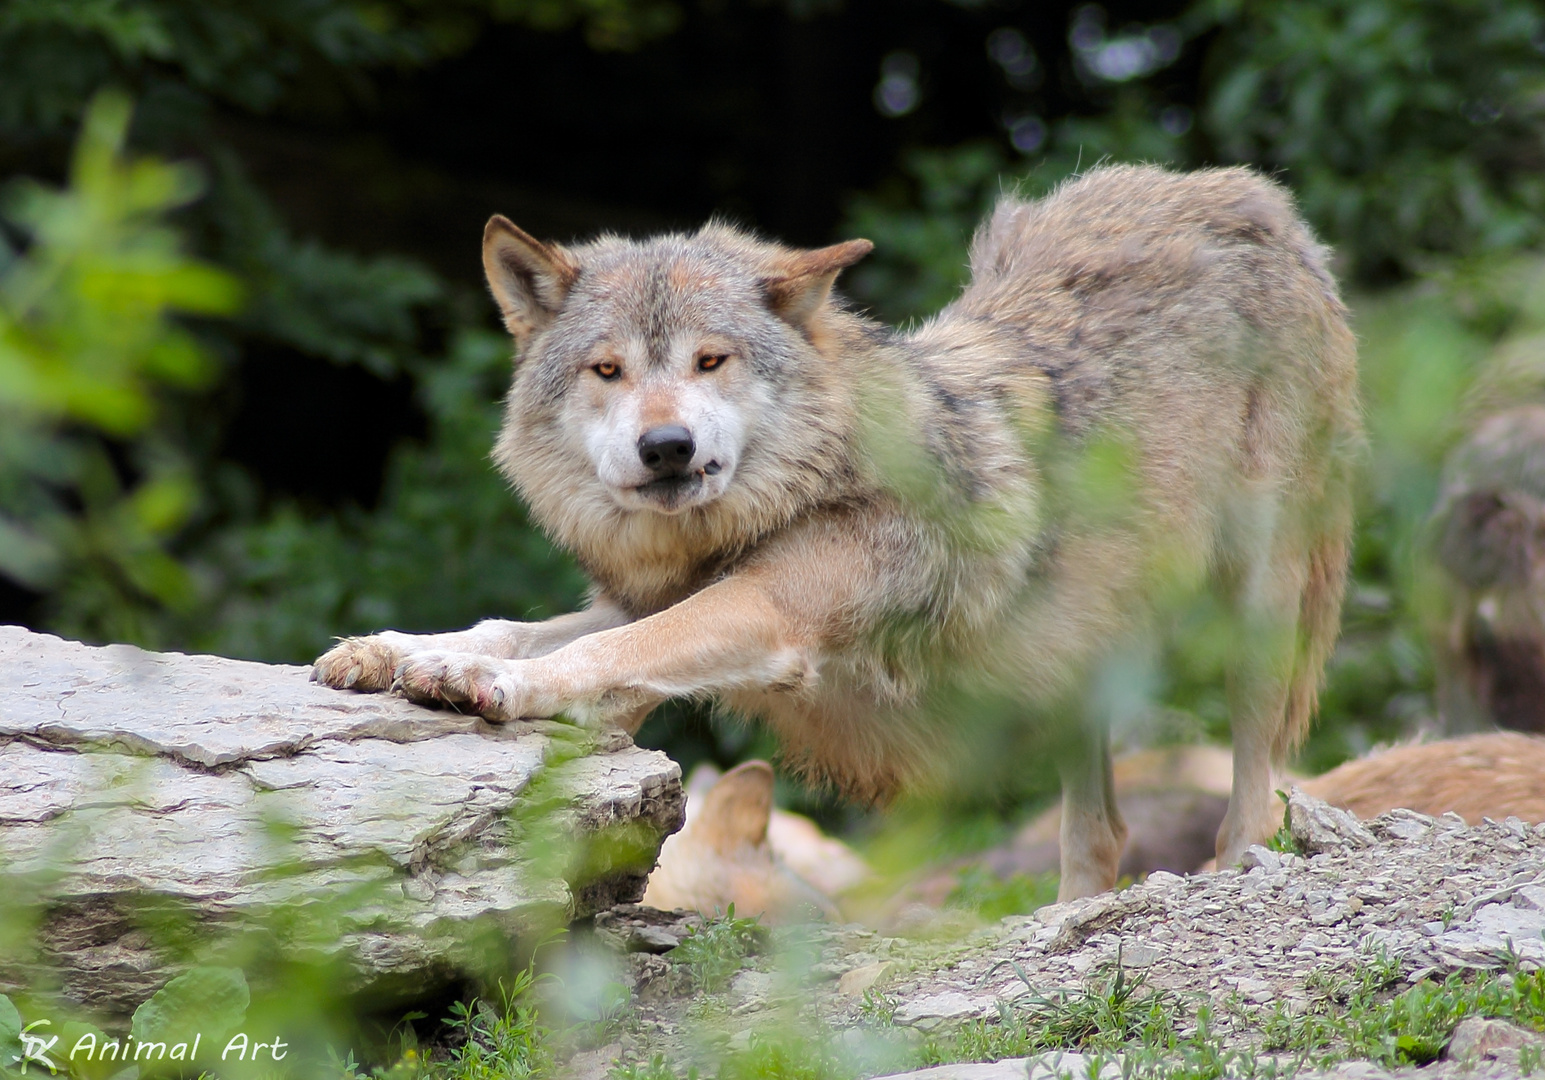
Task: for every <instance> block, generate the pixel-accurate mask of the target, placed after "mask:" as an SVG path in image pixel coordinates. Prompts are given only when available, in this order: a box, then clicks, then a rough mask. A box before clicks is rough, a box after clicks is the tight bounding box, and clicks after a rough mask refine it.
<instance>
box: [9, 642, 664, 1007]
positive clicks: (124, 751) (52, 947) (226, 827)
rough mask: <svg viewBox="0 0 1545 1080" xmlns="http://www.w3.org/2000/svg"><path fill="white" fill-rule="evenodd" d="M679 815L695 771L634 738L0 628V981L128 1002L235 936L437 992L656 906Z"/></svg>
mask: <svg viewBox="0 0 1545 1080" xmlns="http://www.w3.org/2000/svg"><path fill="white" fill-rule="evenodd" d="M682 812H683V796H682V789H681V774H680V770H679V769H678V768H677V766H676V765H675V764H674V763H673V762H671V761H670V760H669V759H668V758H666V757H665V756H664V755H663V754H660V753H658V752H655V751H649V750H642V749H639V748H638V747H636V746H634V745H633V744H632V742H631V741H630V740H629V739H628V738H627V737H626V736H625V735H623V734H622V733H621V732H617V731H611V732H602V733H589V732H584V731H581V730H579V729H576V728H574V727H571V726H569V725H566V724H561V723H555V722H532V723H518V724H506V725H502V726H496V725H490V724H487V723H485V722H484V721H482V720H481V719H478V718H477V717H470V716H462V715H460V714H457V713H454V712H437V711H433V710H428V709H424V708H420V707H419V706H416V705H413V704H410V703H409V702H407V701H404V700H402V699H400V698H395V697H392V696H389V695H383V694H354V693H346V692H340V691H337V690H330V689H327V688H324V687H321V686H317V685H315V684H313V683H311V682H309V681H308V669H306V668H303V667H280V666H274V665H267V664H256V663H249V662H245V661H237V660H226V659H222V658H219V657H212V656H183V655H178V654H157V653H147V652H143V651H141V650H139V649H135V648H132V647H129V646H122V645H112V646H107V647H104V648H93V647H88V646H85V645H80V644H77V643H74V642H69V641H63V640H60V639H59V638H55V637H50V636H47V635H42V634H34V633H31V632H29V631H27V630H24V629H22V628H19V627H0V923H3V922H11V923H12V925H22V924H23V923H22V922H21V920H24V919H26V920H34V919H35V920H37V930H36V932H35V934H34V935H32V936H33V937H34V938H35V940H34V941H32V942H31V943H30V950H27V949H24V950H23V951H22V952H20V953H16V952H0V992H4V991H6V990H15V989H20V988H23V987H27V986H29V985H31V986H32V987H33V988H34V989H37V988H38V980H43V981H47V980H49V979H50V978H62V984H59V985H55V986H53V989H55V990H57V991H58V992H62V993H63V994H65V995H66V996H68V997H70V998H73V999H76V1000H78V1001H81V1002H83V1003H84V1004H87V1005H90V1006H92V1007H94V1008H99V1009H102V1010H104V1011H107V1012H120V1013H121V1012H124V1011H127V1010H129V1009H132V1008H133V1007H134V1006H136V1005H137V1004H139V1002H141V1001H143V1000H145V999H146V998H148V997H149V996H150V994H151V993H153V992H154V991H155V990H156V989H157V988H159V986H161V985H162V984H164V983H165V982H166V981H167V980H168V979H170V978H171V977H172V976H173V975H175V974H176V973H177V971H178V970H179V967H180V965H183V964H186V963H187V962H189V958H188V956H187V954H185V953H183V954H179V952H178V949H177V948H176V947H174V946H176V945H186V944H187V943H188V942H189V941H197V942H201V943H203V944H204V945H206V946H207V947H211V948H212V947H216V946H217V945H218V943H220V942H222V941H226V940H242V941H246V942H248V943H249V944H250V942H252V941H253V940H257V941H259V942H263V941H268V942H270V944H271V945H274V946H277V943H278V942H279V941H281V940H283V941H285V942H289V943H291V944H293V943H295V942H296V941H297V940H303V941H305V942H306V947H308V948H309V949H311V950H312V951H313V952H320V953H321V954H324V955H334V956H338V957H342V958H345V959H346V961H347V966H348V968H349V970H351V971H352V972H353V978H354V985H355V987H356V988H359V989H372V988H375V989H382V988H388V989H386V992H388V993H389V992H390V991H389V987H390V986H393V985H398V986H402V987H404V988H417V989H419V990H422V989H423V988H424V987H425V985H426V983H430V984H433V983H437V982H442V981H445V980H447V979H450V978H453V977H457V976H459V975H463V974H466V973H469V972H475V971H476V970H478V968H479V965H480V964H482V963H485V962H486V961H487V959H488V957H489V955H490V953H489V944H490V942H491V941H496V940H502V941H506V942H508V941H510V940H511V939H513V938H515V937H518V936H519V935H520V934H522V933H527V932H530V931H532V930H534V929H535V928H537V927H539V926H550V925H552V924H553V923H554V922H562V921H567V920H568V919H571V918H576V917H581V916H586V915H589V914H591V913H593V912H595V911H598V910H602V909H605V908H607V907H610V906H611V905H613V904H615V903H618V902H623V901H631V900H636V899H638V897H639V896H640V895H641V894H642V892H643V886H644V880H645V877H646V875H647V874H648V872H649V870H650V869H651V868H652V867H653V865H654V860H655V856H656V855H657V853H658V851H659V847H660V844H661V842H662V841H663V840H664V838H665V836H666V835H667V834H669V833H670V832H672V831H674V830H675V829H677V828H679V827H680V824H681V821H682ZM173 924H176V925H179V926H181V927H182V930H181V931H180V932H179V934H178V935H175V937H176V940H175V942H174V941H173V940H172V937H170V936H169V935H168V934H166V933H164V932H163V930H164V928H165V927H167V926H169V925H173ZM490 932H491V933H492V934H493V935H494V936H493V937H492V938H490V937H489V934H490ZM269 951H270V952H272V951H273V949H272V948H270V949H269ZM495 951H496V952H498V951H501V950H495ZM502 951H503V952H507V951H508V950H507V949H505V950H502ZM50 972H51V973H52V975H50V974H49V973H50Z"/></svg>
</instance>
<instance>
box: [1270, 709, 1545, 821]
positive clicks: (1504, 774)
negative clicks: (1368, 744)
mask: <svg viewBox="0 0 1545 1080" xmlns="http://www.w3.org/2000/svg"><path fill="white" fill-rule="evenodd" d="M1299 787H1301V788H1303V789H1304V791H1306V792H1307V793H1308V794H1310V795H1313V796H1314V797H1315V798H1318V799H1324V800H1325V801H1326V802H1328V803H1331V804H1332V805H1334V806H1340V807H1342V808H1344V809H1347V810H1350V811H1352V813H1354V814H1356V815H1357V816H1358V817H1360V818H1364V819H1367V818H1372V817H1378V816H1379V815H1380V814H1382V813H1384V812H1385V811H1387V810H1393V809H1394V808H1395V807H1397V806H1403V807H1405V808H1407V809H1409V810H1416V811H1419V812H1421V813H1423V814H1432V815H1434V816H1436V815H1438V814H1444V813H1448V812H1449V811H1452V812H1454V813H1456V814H1458V815H1459V816H1460V817H1462V818H1464V819H1465V820H1466V821H1468V822H1469V823H1470V824H1471V825H1479V824H1480V823H1481V819H1482V818H1488V817H1489V818H1491V819H1492V820H1494V821H1500V820H1502V819H1503V818H1506V817H1518V818H1522V819H1523V820H1524V821H1527V822H1530V823H1534V824H1537V823H1539V822H1542V821H1545V737H1541V736H1538V735H1526V734H1523V733H1521V732H1516V731H1497V732H1488V733H1485V734H1479V735H1467V736H1464V737H1462V738H1457V739H1442V740H1439V741H1437V742H1430V743H1415V744H1412V745H1409V746H1395V747H1391V748H1390V749H1388V750H1382V751H1378V752H1376V753H1373V754H1370V755H1369V756H1368V757H1364V758H1358V759H1357V760H1355V761H1349V762H1347V763H1346V764H1345V765H1341V766H1338V767H1337V768H1334V769H1332V770H1331V771H1330V772H1328V773H1325V774H1324V775H1322V776H1317V777H1315V778H1314V779H1312V780H1305V781H1303V782H1302V783H1301V784H1299Z"/></svg>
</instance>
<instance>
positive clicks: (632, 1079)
mask: <svg viewBox="0 0 1545 1080" xmlns="http://www.w3.org/2000/svg"><path fill="white" fill-rule="evenodd" d="M606 1076H607V1080H681V1077H680V1074H678V1073H677V1072H676V1070H675V1069H673V1068H671V1064H670V1062H669V1061H667V1060H666V1057H665V1055H664V1054H656V1055H654V1056H653V1057H651V1058H650V1059H649V1060H648V1062H643V1063H627V1064H624V1063H622V1062H618V1063H617V1064H616V1065H614V1066H612V1069H611V1071H610V1072H608V1073H607V1074H606ZM687 1080H697V1069H695V1068H694V1069H689V1070H688V1071H687Z"/></svg>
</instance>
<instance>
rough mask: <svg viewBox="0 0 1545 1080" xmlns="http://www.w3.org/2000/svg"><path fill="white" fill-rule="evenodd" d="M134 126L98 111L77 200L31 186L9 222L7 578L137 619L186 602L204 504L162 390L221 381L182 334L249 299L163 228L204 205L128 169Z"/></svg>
mask: <svg viewBox="0 0 1545 1080" xmlns="http://www.w3.org/2000/svg"><path fill="white" fill-rule="evenodd" d="M129 118H130V105H129V102H128V100H127V98H125V97H124V96H122V95H121V94H116V93H112V92H104V93H102V94H99V95H98V96H97V97H96V98H95V99H94V101H93V103H92V105H91V107H90V109H89V110H88V112H87V114H86V117H85V120H84V123H83V125H82V129H81V134H80V138H79V141H78V143H77V146H76V149H75V155H74V160H73V162H72V165H71V169H70V182H69V186H68V187H67V188H66V189H64V190H62V191H55V190H50V189H48V188H46V187H43V186H42V185H39V184H36V183H32V182H25V181H24V182H20V183H17V184H14V185H13V186H12V187H11V188H10V190H8V191H7V192H5V199H4V202H3V204H0V212H3V218H4V225H5V227H6V229H5V231H4V232H0V574H4V575H6V576H9V577H11V578H13V579H15V580H17V581H19V582H21V583H22V584H24V585H26V586H28V587H31V588H34V589H38V590H48V589H53V588H59V587H61V586H67V587H68V588H69V589H70V591H72V592H74V593H76V594H77V595H79V596H82V597H95V599H94V600H92V601H91V602H92V603H93V604H95V605H99V606H101V607H103V609H104V610H110V611H119V612H132V611H134V610H135V609H136V605H134V604H132V603H123V602H122V598H123V597H125V596H131V595H139V596H142V597H146V598H150V599H153V600H155V601H158V602H160V603H163V604H166V605H169V606H172V607H176V606H179V605H181V604H185V603H187V602H188V601H189V600H190V599H191V593H192V590H191V586H190V582H189V579H188V576H187V574H186V572H185V571H184V570H183V569H182V567H181V566H179V564H178V563H177V561H176V560H175V559H173V558H172V557H171V556H170V555H169V554H168V552H167V550H166V542H167V539H168V538H169V537H170V536H171V535H172V534H173V532H174V531H175V530H176V529H177V528H178V527H179V526H180V525H181V524H182V523H183V521H184V520H185V519H186V518H187V515H188V513H189V511H190V510H191V508H192V505H193V503H194V501H195V498H196V489H195V486H194V484H193V482H192V481H191V479H190V478H189V470H188V468H187V466H186V465H185V463H184V462H183V461H182V459H181V457H180V455H178V454H177V453H175V452H174V451H173V450H172V449H171V448H170V447H168V446H165V445H163V444H162V443H161V442H160V441H159V440H158V439H157V438H156V437H155V435H154V428H153V425H152V421H153V420H154V419H155V416H156V413H157V395H158V390H159V389H160V388H161V387H163V386H164V387H191V386H197V385H199V384H200V383H201V382H203V381H204V380H205V379H206V378H207V377H208V376H209V374H210V373H211V365H210V362H209V360H208V357H207V355H206V352H205V349H204V348H203V347H202V346H201V344H200V342H199V340H198V337H197V336H196V334H195V333H194V331H193V330H191V329H190V328H189V327H187V326H184V325H182V324H181V323H179V322H178V321H177V319H176V316H178V315H193V316H199V315H202V316H211V315H222V314H226V313H229V312H231V311H233V310H235V309H236V307H237V305H238V304H239V302H240V299H241V290H240V288H239V286H238V283H237V282H236V280H235V279H234V278H233V277H231V276H230V275H229V274H227V273H225V272H223V271H221V270H219V269H217V268H215V267H213V266H209V265H207V264H205V263H202V262H199V261H197V260H195V259H192V258H190V257H188V256H187V255H185V254H183V252H182V248H181V243H180V238H179V236H178V234H177V232H176V230H174V229H173V228H172V227H170V226H169V225H168V224H167V222H166V218H167V216H168V215H169V214H170V213H171V212H172V211H174V210H176V209H177V208H179V207H182V206H185V205H187V204H188V203H190V202H191V201H193V200H194V199H196V198H197V197H198V195H199V193H200V190H201V187H202V184H201V181H200V178H199V175H198V173H197V171H196V170H194V169H193V168H192V167H191V166H187V165H177V164H167V163H164V162H160V161H156V160H153V159H140V160H134V161H131V160H129V159H127V158H126V157H125V155H124V150H123V147H124V139H125V134H126V132H127V129H128V125H129ZM13 240H19V241H20V242H19V243H17V244H15V245H14V246H13V244H12V243H11V242H10V241H13ZM114 631H115V633H116V634H119V635H122V636H125V637H130V638H132V637H135V636H138V635H137V634H135V627H133V626H119V627H114Z"/></svg>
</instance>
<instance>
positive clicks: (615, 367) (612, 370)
mask: <svg viewBox="0 0 1545 1080" xmlns="http://www.w3.org/2000/svg"><path fill="white" fill-rule="evenodd" d="M590 370H591V371H593V372H595V373H596V374H597V375H599V376H601V378H603V379H605V380H606V381H607V382H610V381H611V380H613V379H615V378H616V377H617V376H619V375H621V374H622V365H621V364H618V363H615V362H614V361H611V360H602V361H601V362H600V363H599V364H597V365H596V366H595V367H593V368H591V369H590Z"/></svg>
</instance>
